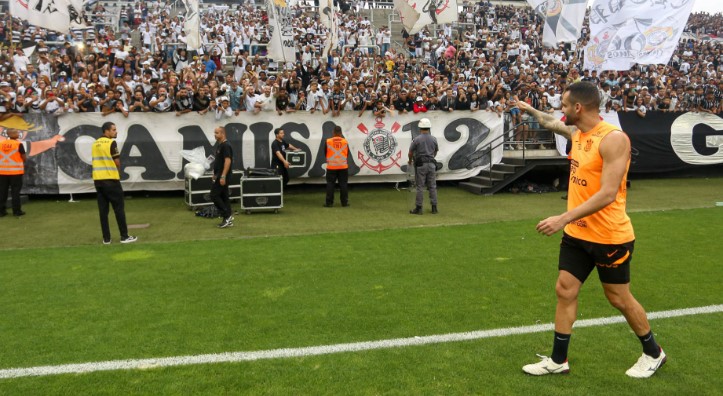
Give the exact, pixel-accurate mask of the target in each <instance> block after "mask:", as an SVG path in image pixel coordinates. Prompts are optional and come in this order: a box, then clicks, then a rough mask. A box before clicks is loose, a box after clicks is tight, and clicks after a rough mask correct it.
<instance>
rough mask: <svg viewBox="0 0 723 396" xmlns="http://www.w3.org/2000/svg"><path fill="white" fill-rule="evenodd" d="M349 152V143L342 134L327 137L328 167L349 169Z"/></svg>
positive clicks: (331, 168)
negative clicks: (347, 159)
mask: <svg viewBox="0 0 723 396" xmlns="http://www.w3.org/2000/svg"><path fill="white" fill-rule="evenodd" d="M348 154H349V145H348V144H347V142H346V139H344V138H343V137H340V136H334V137H333V138H329V139H326V169H330V170H337V169H348V168H349V164H347V162H346V157H347V155H348Z"/></svg>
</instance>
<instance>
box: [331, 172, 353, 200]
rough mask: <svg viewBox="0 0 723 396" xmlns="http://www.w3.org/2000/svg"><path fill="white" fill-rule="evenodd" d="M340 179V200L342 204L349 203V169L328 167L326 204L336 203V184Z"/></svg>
mask: <svg viewBox="0 0 723 396" xmlns="http://www.w3.org/2000/svg"><path fill="white" fill-rule="evenodd" d="M337 180H338V181H339V190H341V193H340V197H339V198H340V200H341V204H342V205H346V204H348V203H349V185H348V181H349V169H327V170H326V204H327V205H332V204H333V203H334V186H335V185H336V181H337Z"/></svg>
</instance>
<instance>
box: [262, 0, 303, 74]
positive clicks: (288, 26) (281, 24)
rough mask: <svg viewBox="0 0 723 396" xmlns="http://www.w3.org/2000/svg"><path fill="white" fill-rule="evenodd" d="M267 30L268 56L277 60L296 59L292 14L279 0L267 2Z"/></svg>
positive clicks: (290, 60) (291, 60)
mask: <svg viewBox="0 0 723 396" xmlns="http://www.w3.org/2000/svg"><path fill="white" fill-rule="evenodd" d="M268 9H269V12H268V16H269V30H270V31H271V36H270V41H269V57H270V58H271V59H273V60H275V61H277V62H280V63H281V62H283V63H288V62H295V61H296V43H295V42H294V28H293V26H292V22H293V15H292V14H291V11H290V10H289V7H287V6H286V3H285V2H284V1H283V0H281V1H279V0H276V1H269V2H268Z"/></svg>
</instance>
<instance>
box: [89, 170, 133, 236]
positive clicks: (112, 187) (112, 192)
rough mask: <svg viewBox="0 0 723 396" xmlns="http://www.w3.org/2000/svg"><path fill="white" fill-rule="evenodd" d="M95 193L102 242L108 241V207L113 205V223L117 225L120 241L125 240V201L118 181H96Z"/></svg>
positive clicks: (126, 234)
mask: <svg viewBox="0 0 723 396" xmlns="http://www.w3.org/2000/svg"><path fill="white" fill-rule="evenodd" d="M95 191H97V192H98V214H100V229H101V231H102V232H103V240H105V241H109V240H110V225H109V224H108V211H109V209H110V205H113V213H115V221H116V222H117V223H118V231H119V232H120V236H121V239H124V238H127V237H128V224H126V211H125V201H124V199H123V187H121V183H120V181H119V180H99V181H96V182H95ZM109 204H110V205H109Z"/></svg>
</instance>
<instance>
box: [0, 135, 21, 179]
mask: <svg viewBox="0 0 723 396" xmlns="http://www.w3.org/2000/svg"><path fill="white" fill-rule="evenodd" d="M21 144H22V143H20V142H19V141H18V140H17V139H7V140H3V141H2V142H0V175H5V176H14V175H22V174H24V173H25V164H24V163H23V156H22V155H21V154H20V145H21Z"/></svg>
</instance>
